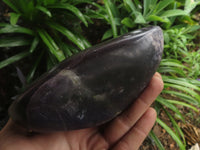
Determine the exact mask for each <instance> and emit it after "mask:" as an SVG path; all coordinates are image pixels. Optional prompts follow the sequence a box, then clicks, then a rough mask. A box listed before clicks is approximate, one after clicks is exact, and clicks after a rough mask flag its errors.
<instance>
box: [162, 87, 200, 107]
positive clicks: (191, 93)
mask: <svg viewBox="0 0 200 150" xmlns="http://www.w3.org/2000/svg"><path fill="white" fill-rule="evenodd" d="M164 86H165V87H171V88H175V89H178V90H181V91H183V92H186V93H188V94H190V95H191V96H193V97H195V98H196V101H197V102H198V103H200V96H199V94H198V93H197V92H195V91H194V90H192V89H190V88H187V87H183V86H180V85H176V84H171V83H165V84H164Z"/></svg>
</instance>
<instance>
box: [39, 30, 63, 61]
mask: <svg viewBox="0 0 200 150" xmlns="http://www.w3.org/2000/svg"><path fill="white" fill-rule="evenodd" d="M38 33H39V35H40V37H41V39H42V40H43V42H44V43H45V44H46V46H47V47H48V48H49V50H50V52H51V53H52V54H53V55H54V56H55V57H56V58H57V59H58V61H62V60H64V59H65V56H64V54H63V52H62V51H61V50H60V49H59V48H58V46H57V45H56V43H55V42H54V40H53V39H52V38H51V37H50V36H49V35H48V33H47V32H46V31H44V30H40V29H38Z"/></svg>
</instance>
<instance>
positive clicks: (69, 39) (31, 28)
mask: <svg viewBox="0 0 200 150" xmlns="http://www.w3.org/2000/svg"><path fill="white" fill-rule="evenodd" d="M3 1H4V2H5V3H6V4H7V5H8V6H9V7H10V8H11V9H12V10H13V11H14V12H12V13H10V23H0V36H2V38H1V40H0V47H11V48H12V47H14V48H15V49H16V47H19V46H20V47H24V48H25V49H26V51H24V52H20V53H17V54H16V53H15V55H14V56H12V57H10V58H8V59H6V60H3V61H1V62H0V68H2V67H5V66H7V65H9V64H11V63H13V62H16V61H18V60H20V59H22V58H24V57H27V56H30V55H32V56H33V53H36V54H37V56H40V55H41V54H43V55H44V56H47V58H46V60H47V61H46V62H47V69H49V68H51V67H52V66H54V65H55V64H56V63H57V62H60V61H62V60H64V59H65V58H66V57H70V56H72V55H73V54H75V53H78V52H79V51H81V50H84V49H85V48H88V47H90V46H91V44H90V43H89V42H88V41H87V40H86V38H84V37H83V35H82V34H83V31H82V24H83V25H84V26H86V27H87V26H88V20H87V16H85V15H84V14H83V13H82V12H81V10H80V9H78V8H77V6H79V5H81V4H83V3H84V1H82V0H79V1H78V0H77V1H66V0H45V1H40V0H3ZM68 20H70V22H69V21H68ZM66 43H68V44H66ZM24 48H23V49H24ZM43 51H45V54H44V52H43ZM38 58H39V57H38ZM38 58H36V59H37V60H39V59H38ZM43 59H44V58H43ZM38 65H39V62H36V63H35V64H33V66H35V67H33V68H34V70H30V74H32V75H31V77H33V76H34V72H35V70H36V68H37V66H38ZM31 77H30V76H29V77H27V78H28V79H29V81H30V80H31Z"/></svg>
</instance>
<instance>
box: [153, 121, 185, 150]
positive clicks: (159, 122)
mask: <svg viewBox="0 0 200 150" xmlns="http://www.w3.org/2000/svg"><path fill="white" fill-rule="evenodd" d="M156 121H157V123H158V124H159V125H160V126H161V127H163V128H164V129H165V130H166V131H167V132H168V133H169V135H171V137H172V138H173V139H174V141H176V143H177V144H178V145H179V148H180V150H185V146H184V144H183V143H182V141H181V139H180V138H179V137H178V136H177V135H176V134H175V133H174V132H173V131H172V129H170V127H169V126H167V125H166V124H165V123H164V122H163V121H162V120H160V119H159V118H157V119H156Z"/></svg>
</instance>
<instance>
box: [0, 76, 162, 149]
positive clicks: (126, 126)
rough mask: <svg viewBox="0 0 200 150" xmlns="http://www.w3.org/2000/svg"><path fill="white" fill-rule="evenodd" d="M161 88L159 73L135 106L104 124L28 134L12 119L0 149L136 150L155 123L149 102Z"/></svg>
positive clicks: (2, 135)
mask: <svg viewBox="0 0 200 150" xmlns="http://www.w3.org/2000/svg"><path fill="white" fill-rule="evenodd" d="M162 89H163V81H162V78H161V76H160V74H158V73H156V74H155V75H154V76H153V78H152V80H151V82H150V84H149V86H148V87H147V88H146V89H145V91H144V92H143V93H142V95H141V96H140V97H139V98H138V99H137V100H136V101H135V102H134V103H133V105H132V106H130V108H129V109H128V110H126V111H125V112H123V113H122V114H121V115H119V116H118V117H116V118H115V119H114V120H113V121H111V122H110V123H108V124H106V125H104V126H103V127H102V126H99V127H94V128H87V129H81V130H74V131H65V132H55V133H37V134H32V135H28V133H27V130H26V129H24V128H22V127H20V126H18V125H17V124H15V123H13V122H12V121H11V120H9V122H8V123H7V125H6V126H5V127H4V128H3V129H2V130H1V131H0V150H108V149H112V150H137V149H138V148H139V147H140V145H141V144H142V142H143V141H144V139H145V138H146V136H147V135H148V133H149V131H150V130H151V128H152V127H153V125H154V122H155V120H156V112H155V110H154V109H153V108H151V107H150V105H151V104H152V103H153V102H154V100H155V99H156V97H157V96H158V95H159V94H160V92H161V91H162Z"/></svg>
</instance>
